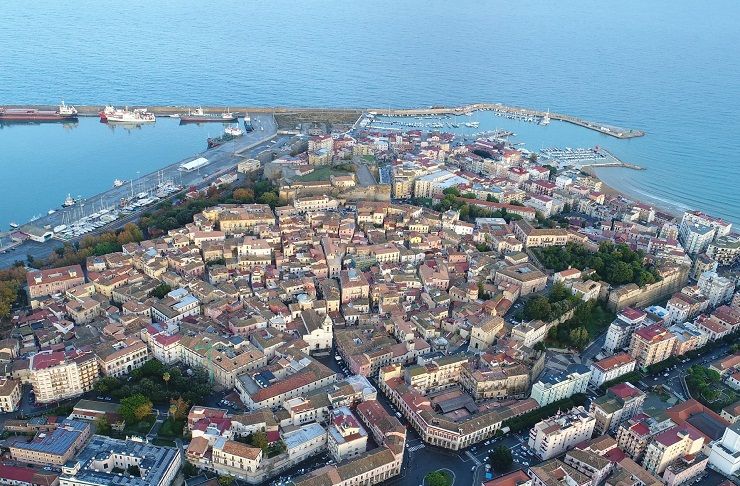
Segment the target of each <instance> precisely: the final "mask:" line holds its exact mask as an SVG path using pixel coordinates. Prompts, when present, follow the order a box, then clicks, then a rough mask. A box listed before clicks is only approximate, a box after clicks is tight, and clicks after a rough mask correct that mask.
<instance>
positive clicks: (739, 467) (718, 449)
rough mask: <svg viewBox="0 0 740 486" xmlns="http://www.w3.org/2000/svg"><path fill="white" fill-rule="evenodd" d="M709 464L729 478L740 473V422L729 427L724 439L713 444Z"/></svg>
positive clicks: (723, 436)
mask: <svg viewBox="0 0 740 486" xmlns="http://www.w3.org/2000/svg"><path fill="white" fill-rule="evenodd" d="M709 464H711V465H712V466H714V467H715V468H716V469H718V470H719V471H720V472H722V474H725V475H727V476H732V475H733V474H736V473H737V472H738V471H740V422H736V423H735V424H733V425H731V426H729V427H727V428H726V429H725V433H724V435H722V438H721V439H719V440H715V441H714V442H712V443H711V452H710V453H709Z"/></svg>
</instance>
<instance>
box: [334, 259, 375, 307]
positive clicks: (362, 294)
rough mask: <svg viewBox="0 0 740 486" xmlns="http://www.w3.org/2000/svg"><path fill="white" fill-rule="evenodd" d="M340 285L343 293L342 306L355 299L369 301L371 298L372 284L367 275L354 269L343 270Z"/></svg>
mask: <svg viewBox="0 0 740 486" xmlns="http://www.w3.org/2000/svg"><path fill="white" fill-rule="evenodd" d="M339 285H340V290H341V293H342V304H347V303H349V302H351V301H353V300H355V299H367V298H369V296H370V284H369V283H368V281H367V278H365V275H364V274H363V273H362V272H360V271H358V270H356V269H354V268H350V269H349V270H342V272H341V274H340V276H339Z"/></svg>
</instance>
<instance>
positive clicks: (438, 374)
mask: <svg viewBox="0 0 740 486" xmlns="http://www.w3.org/2000/svg"><path fill="white" fill-rule="evenodd" d="M467 361H468V356H466V355H464V354H451V355H449V356H443V357H440V358H436V359H434V360H432V361H429V362H427V363H425V364H423V365H414V366H409V367H408V368H406V369H405V370H404V372H405V380H406V383H408V384H409V385H410V386H412V387H414V389H416V390H418V391H419V392H421V393H423V394H425V393H427V392H429V391H434V390H441V389H444V388H449V387H451V386H454V385H455V384H457V383H458V382H459V381H460V372H461V371H462V367H463V365H464V364H465V363H467Z"/></svg>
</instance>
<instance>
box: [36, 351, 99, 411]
mask: <svg viewBox="0 0 740 486" xmlns="http://www.w3.org/2000/svg"><path fill="white" fill-rule="evenodd" d="M97 378H98V361H97V359H96V358H95V355H94V354H93V353H91V352H81V351H76V350H75V351H70V352H65V351H42V352H40V353H38V354H36V355H34V356H33V357H31V360H30V367H29V379H30V381H31V386H33V392H34V394H35V396H36V401H37V402H39V403H49V402H56V401H59V400H63V399H65V398H70V397H75V396H77V395H81V394H83V393H84V392H86V391H90V390H92V387H93V385H94V384H95V381H97Z"/></svg>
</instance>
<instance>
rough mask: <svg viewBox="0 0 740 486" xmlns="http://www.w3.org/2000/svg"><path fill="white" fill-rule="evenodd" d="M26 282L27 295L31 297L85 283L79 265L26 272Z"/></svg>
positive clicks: (57, 291)
mask: <svg viewBox="0 0 740 486" xmlns="http://www.w3.org/2000/svg"><path fill="white" fill-rule="evenodd" d="M26 283H27V284H28V296H29V297H30V298H31V299H34V298H36V297H42V296H44V295H51V294H56V293H60V292H64V291H65V290H69V289H71V288H72V287H76V286H78V285H81V284H83V283H85V274H84V273H82V267H81V266H79V265H70V266H68V267H60V268H51V269H48V270H39V271H35V272H28V274H27V275H26Z"/></svg>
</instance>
